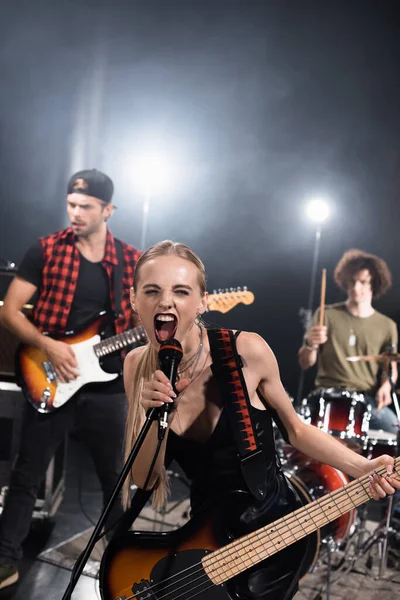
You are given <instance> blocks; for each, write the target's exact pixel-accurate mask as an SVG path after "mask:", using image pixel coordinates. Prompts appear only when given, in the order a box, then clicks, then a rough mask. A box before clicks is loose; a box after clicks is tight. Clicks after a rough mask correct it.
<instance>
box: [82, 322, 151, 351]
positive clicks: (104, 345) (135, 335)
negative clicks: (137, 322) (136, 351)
mask: <svg viewBox="0 0 400 600" xmlns="http://www.w3.org/2000/svg"><path fill="white" fill-rule="evenodd" d="M146 339H147V336H146V332H145V330H144V327H142V326H140V327H135V328H134V329H128V331H124V332H123V333H118V334H117V335H113V336H111V337H109V338H107V339H105V340H102V341H101V342H99V343H98V344H95V345H94V346H93V349H94V351H95V354H96V356H97V357H98V358H101V357H102V356H107V354H112V353H113V352H116V351H117V350H123V349H124V348H126V347H127V346H139V344H142V343H143V342H145V341H146Z"/></svg>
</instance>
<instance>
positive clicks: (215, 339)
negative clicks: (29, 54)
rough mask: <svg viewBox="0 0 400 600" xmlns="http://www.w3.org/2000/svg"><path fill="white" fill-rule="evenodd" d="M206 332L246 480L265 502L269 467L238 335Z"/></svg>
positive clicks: (221, 330)
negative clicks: (255, 420)
mask: <svg viewBox="0 0 400 600" xmlns="http://www.w3.org/2000/svg"><path fill="white" fill-rule="evenodd" d="M207 333H208V339H209V341H210V350H211V358H212V365H211V370H212V372H213V375H214V377H215V379H216V381H217V383H218V386H219V388H220V391H221V397H222V400H223V402H224V407H225V408H226V410H227V411H228V417H229V422H230V424H231V427H232V431H233V435H234V438H235V442H236V447H237V450H238V457H239V459H240V464H241V469H242V474H243V477H244V480H245V482H246V485H247V487H248V488H249V490H250V491H251V493H252V494H253V496H254V497H255V498H256V499H257V500H263V499H264V498H265V495H266V488H267V486H266V483H267V467H266V464H265V459H264V456H263V453H262V449H261V445H260V443H259V441H258V439H257V436H256V434H255V428H254V423H253V420H252V418H251V412H250V398H249V394H248V391H247V386H246V382H245V380H244V376H243V372H242V367H243V363H242V359H241V358H240V356H239V354H238V352H237V349H236V337H237V335H238V333H237V335H236V336H235V335H234V333H233V331H231V330H229V329H209V330H208V332H207ZM239 333H240V332H239Z"/></svg>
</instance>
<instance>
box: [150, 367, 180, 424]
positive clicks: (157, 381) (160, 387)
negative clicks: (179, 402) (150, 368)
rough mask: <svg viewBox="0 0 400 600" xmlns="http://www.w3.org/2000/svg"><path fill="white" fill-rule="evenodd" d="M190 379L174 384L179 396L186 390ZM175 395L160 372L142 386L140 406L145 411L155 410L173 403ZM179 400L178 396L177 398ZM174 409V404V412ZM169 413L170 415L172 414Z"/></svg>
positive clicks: (167, 380) (156, 372) (166, 378)
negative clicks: (165, 404)
mask: <svg viewBox="0 0 400 600" xmlns="http://www.w3.org/2000/svg"><path fill="white" fill-rule="evenodd" d="M189 383H190V379H182V380H181V381H178V382H177V383H176V384H175V389H176V391H177V392H178V394H180V393H181V392H183V390H185V389H186V388H187V386H188V385H189ZM176 397H177V396H176V394H175V392H174V391H173V389H172V385H171V383H170V381H169V379H168V377H167V376H166V375H165V374H164V373H163V372H162V371H160V370H157V371H155V372H154V373H153V377H152V378H151V379H150V381H147V382H146V383H145V384H144V386H143V392H142V406H143V408H144V409H145V410H146V411H147V409H149V408H157V407H160V406H163V404H164V403H166V402H167V403H171V402H174V400H175V398H176ZM178 398H179V396H178ZM175 408H176V402H175V406H174V410H175ZM174 410H173V411H171V414H173V413H174Z"/></svg>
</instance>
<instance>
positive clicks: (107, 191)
mask: <svg viewBox="0 0 400 600" xmlns="http://www.w3.org/2000/svg"><path fill="white" fill-rule="evenodd" d="M113 192H114V184H113V182H112V181H111V179H110V178H109V176H108V175H106V174H105V173H102V172H101V171H98V170H97V169H88V170H86V171H78V173H75V175H72V177H71V178H70V180H69V181H68V187H67V193H68V194H86V195H87V196H94V197H95V198H98V199H99V200H102V201H103V202H106V203H107V204H108V203H109V202H111V198H112V195H113Z"/></svg>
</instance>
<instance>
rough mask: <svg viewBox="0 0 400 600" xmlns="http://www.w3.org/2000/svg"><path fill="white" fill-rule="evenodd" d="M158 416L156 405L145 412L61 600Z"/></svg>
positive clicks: (75, 578)
mask: <svg viewBox="0 0 400 600" xmlns="http://www.w3.org/2000/svg"><path fill="white" fill-rule="evenodd" d="M158 416H159V408H158V407H155V408H150V409H149V410H148V411H147V412H146V420H145V422H144V424H143V427H142V429H141V430H140V433H139V435H138V438H137V440H136V442H135V444H134V445H133V447H132V450H131V452H130V454H129V456H128V458H127V460H126V462H125V464H124V466H123V468H122V471H121V473H120V475H119V477H118V481H117V483H116V484H115V487H114V489H113V491H112V494H111V496H110V499H109V500H108V502H107V504H106V506H105V507H104V509H103V511H102V513H101V515H100V518H99V520H98V522H97V524H96V526H95V528H94V530H93V533H92V535H91V536H90V539H89V541H88V543H87V544H86V547H85V549H84V550H83V552H82V553H81V554H80V556H79V557H78V559H77V561H76V563H75V566H74V569H73V571H72V574H71V579H70V582H69V584H68V586H67V589H66V590H65V592H64V595H63V597H62V600H70V599H71V596H72V592H73V591H74V589H75V586H76V584H77V583H78V580H79V577H80V576H81V574H82V571H83V568H84V566H85V564H86V563H87V561H88V559H89V556H90V554H91V552H92V550H93V548H94V546H95V544H96V542H97V541H98V540H99V538H100V533H101V530H102V528H103V525H104V523H105V521H106V519H107V517H108V515H109V513H110V510H111V508H112V506H113V505H114V502H115V500H116V499H117V497H118V495H119V493H120V491H121V489H122V486H123V484H124V481H125V479H126V478H127V476H128V474H129V472H130V470H131V467H132V464H133V462H134V460H135V458H136V456H137V455H138V453H139V450H140V448H141V447H142V444H143V442H144V440H145V438H146V435H147V434H148V432H149V430H150V427H151V425H152V423H153V421H155V420H156V419H157V418H158ZM147 495H148V497H150V495H151V492H148V493H147ZM123 518H124V517H122V519H123Z"/></svg>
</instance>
